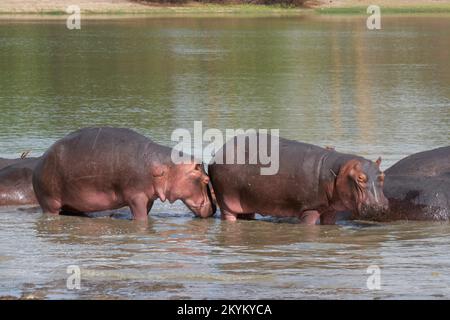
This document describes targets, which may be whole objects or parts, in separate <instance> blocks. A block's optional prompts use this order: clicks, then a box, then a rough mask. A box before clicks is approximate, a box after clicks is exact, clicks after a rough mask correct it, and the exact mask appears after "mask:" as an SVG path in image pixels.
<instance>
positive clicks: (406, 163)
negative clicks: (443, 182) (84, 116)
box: [386, 146, 450, 177]
mask: <svg viewBox="0 0 450 320" xmlns="http://www.w3.org/2000/svg"><path fill="white" fill-rule="evenodd" d="M448 172H450V146H448V147H442V148H437V149H433V150H428V151H424V152H419V153H415V154H413V155H410V156H408V157H406V158H403V159H402V160H400V161H398V162H397V163H396V164H394V165H393V166H392V167H390V168H389V169H387V170H386V176H389V175H397V176H428V177H431V176H439V175H442V174H445V173H448Z"/></svg>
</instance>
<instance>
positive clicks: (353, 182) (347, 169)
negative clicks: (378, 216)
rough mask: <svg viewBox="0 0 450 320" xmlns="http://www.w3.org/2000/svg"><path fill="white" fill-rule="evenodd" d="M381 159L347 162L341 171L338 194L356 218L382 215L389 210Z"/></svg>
mask: <svg viewBox="0 0 450 320" xmlns="http://www.w3.org/2000/svg"><path fill="white" fill-rule="evenodd" d="M380 163H381V158H378V160H377V161H375V162H373V161H369V160H366V159H363V158H358V159H352V160H349V161H347V162H346V163H345V164H344V165H343V166H342V167H341V169H340V170H339V174H338V176H337V180H336V188H337V190H336V191H337V194H338V196H339V199H340V201H341V203H342V204H343V205H344V207H345V208H346V209H349V210H352V211H353V212H354V213H355V216H354V218H364V217H365V216H366V215H368V214H371V215H372V214H374V213H382V212H385V211H386V210H387V209H388V200H387V199H386V197H385V196H384V194H383V182H384V173H383V172H381V171H380Z"/></svg>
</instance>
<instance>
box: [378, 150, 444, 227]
mask: <svg viewBox="0 0 450 320" xmlns="http://www.w3.org/2000/svg"><path fill="white" fill-rule="evenodd" d="M384 193H385V195H386V197H387V198H388V199H389V204H390V208H389V211H388V212H387V213H386V214H383V215H382V216H374V217H369V218H371V219H372V220H380V221H392V220H449V219H450V214H449V211H450V146H449V147H442V148H437V149H433V150H429V151H424V152H419V153H416V154H413V155H410V156H408V157H406V158H404V159H402V160H400V161H398V162H397V163H396V164H394V165H393V166H392V167H390V168H389V169H387V170H386V180H385V184H384Z"/></svg>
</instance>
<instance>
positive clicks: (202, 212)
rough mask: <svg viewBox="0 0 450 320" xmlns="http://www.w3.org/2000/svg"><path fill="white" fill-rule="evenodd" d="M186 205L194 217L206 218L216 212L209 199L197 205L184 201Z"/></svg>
mask: <svg viewBox="0 0 450 320" xmlns="http://www.w3.org/2000/svg"><path fill="white" fill-rule="evenodd" d="M186 205H187V206H188V207H189V209H191V211H192V212H193V213H194V214H195V215H196V216H198V217H201V218H208V217H210V216H212V215H213V214H214V213H215V212H216V206H215V205H214V204H213V203H212V202H211V201H210V200H209V199H208V200H205V201H203V203H201V204H198V205H197V204H191V203H189V202H188V201H186Z"/></svg>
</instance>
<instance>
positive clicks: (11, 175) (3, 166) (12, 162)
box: [0, 156, 39, 206]
mask: <svg viewBox="0 0 450 320" xmlns="http://www.w3.org/2000/svg"><path fill="white" fill-rule="evenodd" d="M38 159H39V158H34V157H29V158H25V156H22V157H21V158H19V159H3V158H2V159H0V205H1V206H8V205H31V204H37V200H36V197H35V195H34V191H33V185H32V176H33V170H34V167H35V166H36V163H37V161H38Z"/></svg>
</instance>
